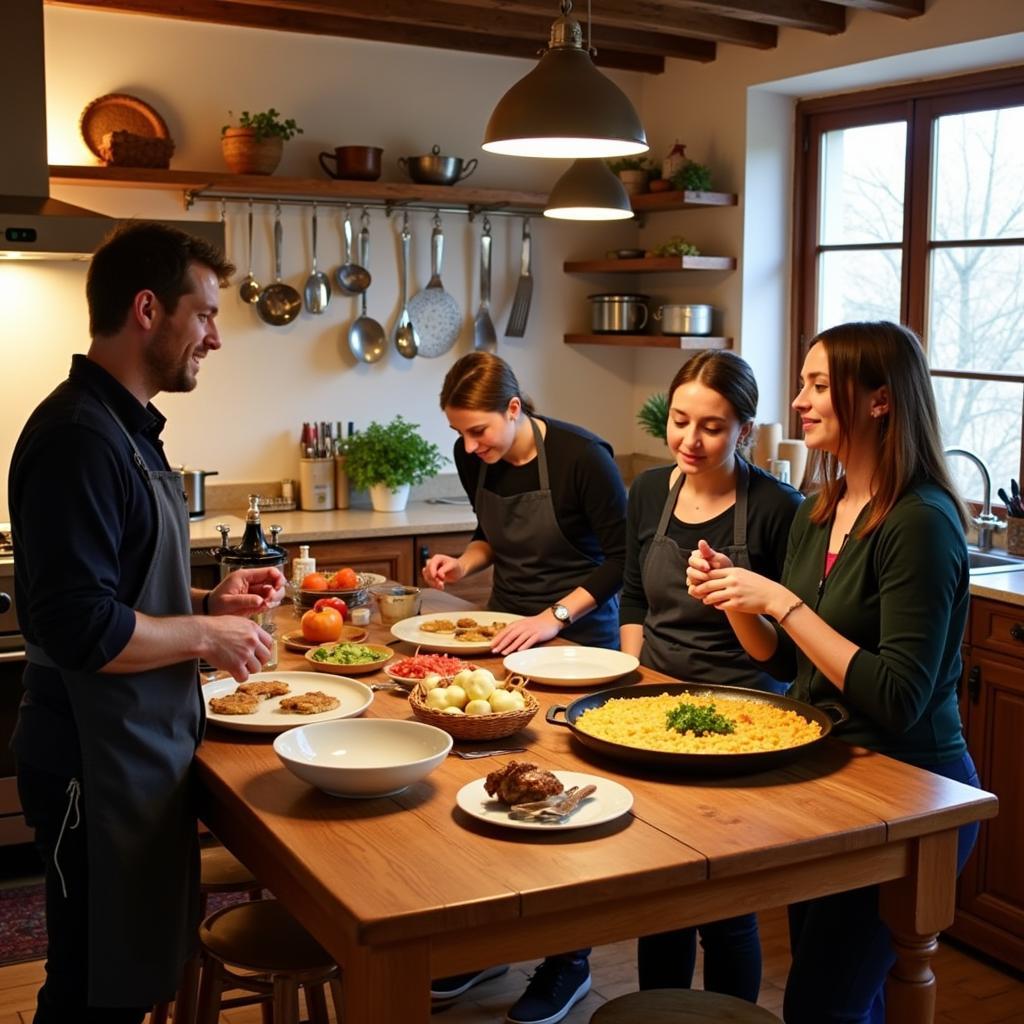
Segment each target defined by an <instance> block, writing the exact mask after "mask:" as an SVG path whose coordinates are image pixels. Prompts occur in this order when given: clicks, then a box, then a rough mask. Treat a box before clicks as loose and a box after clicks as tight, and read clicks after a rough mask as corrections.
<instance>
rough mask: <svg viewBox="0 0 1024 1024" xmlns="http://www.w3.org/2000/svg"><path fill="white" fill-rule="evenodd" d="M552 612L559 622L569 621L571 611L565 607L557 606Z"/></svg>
mask: <svg viewBox="0 0 1024 1024" xmlns="http://www.w3.org/2000/svg"><path fill="white" fill-rule="evenodd" d="M551 610H552V612H554V615H555V618H556V619H558V621H559V622H568V621H569V609H568V608H566V607H565V605H562V604H556V605H555V606H554V607H553V608H552V609H551Z"/></svg>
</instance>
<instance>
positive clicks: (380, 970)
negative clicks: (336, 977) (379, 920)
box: [341, 941, 430, 1024]
mask: <svg viewBox="0 0 1024 1024" xmlns="http://www.w3.org/2000/svg"><path fill="white" fill-rule="evenodd" d="M341 991H342V998H343V1000H344V1004H345V1009H344V1012H343V1014H342V1018H343V1019H344V1020H346V1021H373V1024H427V1022H429V1020H430V950H429V947H428V945H427V943H426V941H423V942H417V943H411V944H409V945H402V946H398V947H392V946H389V947H387V948H385V949H368V948H366V947H358V948H357V949H355V950H352V951H350V953H349V955H348V956H347V957H346V958H345V962H344V967H343V969H342V976H341Z"/></svg>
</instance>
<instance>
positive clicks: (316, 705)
mask: <svg viewBox="0 0 1024 1024" xmlns="http://www.w3.org/2000/svg"><path fill="white" fill-rule="evenodd" d="M279 706H280V708H281V710H282V711H287V712H289V713H291V714H293V715H318V714H320V712H321V711H333V710H334V709H335V708H338V707H341V701H340V700H338V698H337V697H329V696H328V695H327V694H326V693H321V692H320V691H319V690H311V691H310V692H309V693H297V694H296V695H295V696H294V697H285V698H284V700H282V701H281V703H280V705H279Z"/></svg>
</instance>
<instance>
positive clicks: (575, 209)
mask: <svg viewBox="0 0 1024 1024" xmlns="http://www.w3.org/2000/svg"><path fill="white" fill-rule="evenodd" d="M544 216H545V217H555V218H557V219H558V220H628V219H629V218H630V217H632V216H633V208H632V206H630V203H629V196H628V195H627V194H626V190H625V188H624V187H623V185H622V182H621V181H619V179H618V178H616V177H615V175H614V174H612V172H611V171H610V170H609V169H608V165H607V164H606V163H605V162H604V161H603V160H576V161H574V163H573V165H572V166H571V167H570V168H569V170H567V171H566V172H565V174H563V175H562V176H561V177H560V178H559V179H558V181H557V182H555V187H554V188H553V189H552V190H551V195H550V196H549V197H548V205H547V206H546V207H545V208H544Z"/></svg>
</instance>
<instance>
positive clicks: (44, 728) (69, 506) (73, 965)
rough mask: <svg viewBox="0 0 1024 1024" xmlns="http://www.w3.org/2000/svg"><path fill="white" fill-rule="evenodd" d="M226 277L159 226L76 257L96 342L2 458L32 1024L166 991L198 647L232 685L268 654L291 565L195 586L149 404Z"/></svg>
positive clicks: (189, 926) (204, 348) (108, 1010)
mask: <svg viewBox="0 0 1024 1024" xmlns="http://www.w3.org/2000/svg"><path fill="white" fill-rule="evenodd" d="M233 271H234V268H233V267H232V266H231V264H230V263H228V262H227V261H226V260H225V259H224V258H223V256H222V255H221V254H220V253H219V252H217V251H216V250H215V249H213V248H212V247H210V246H209V245H207V243H205V242H203V241H201V240H199V239H196V238H193V237H191V236H189V235H186V234H184V233H182V232H180V231H176V230H174V229H172V228H168V227H166V226H162V225H157V224H146V223H137V224H133V225H131V226H128V227H126V228H122V229H119V230H118V231H116V232H115V233H114V234H113V235H112V236H111V237H110V238H109V239H108V240H107V241H106V242H105V243H104V244H103V245H102V246H101V247H100V249H99V250H97V252H96V254H95V255H94V257H93V261H92V264H91V266H90V269H89V274H88V279H87V284H86V292H87V297H88V303H89V317H90V334H91V338H92V341H91V344H90V348H89V352H88V354H87V355H84V356H83V355H76V356H74V357H73V359H72V365H71V371H70V374H69V376H68V379H67V380H66V381H65V382H64V383H62V384H61V385H60V386H59V387H58V388H56V390H54V391H53V392H52V393H51V394H50V395H49V396H48V397H47V398H46V399H45V400H44V401H43V402H42V403H41V404H40V405H39V406H38V408H37V409H36V410H35V412H34V413H33V414H32V416H31V417H30V419H29V421H28V423H27V424H26V426H25V428H24V430H23V431H22V434H21V437H20V438H19V440H18V443H17V445H16V447H15V451H14V455H13V458H12V462H11V474H10V504H11V525H12V529H13V533H14V536H15V547H16V550H17V554H16V556H15V583H16V594H17V601H18V617H19V621H20V623H21V625H22V628H23V630H24V633H25V638H26V647H27V651H28V661H29V664H28V666H27V668H26V670H25V677H24V678H25V696H24V699H23V701H22V706H21V709H20V711H19V717H18V725H17V727H16V730H15V734H14V738H13V740H12V748H13V750H14V753H15V756H16V758H17V761H18V788H19V793H20V795H21V800H22V805H23V807H24V810H25V817H26V820H27V821H28V823H29V824H30V825H32V826H33V827H34V828H35V830H36V842H37V845H38V847H39V850H40V852H41V854H42V856H43V858H44V862H45V869H46V904H47V933H48V949H47V965H46V972H47V976H46V981H45V983H44V984H43V987H42V989H41V990H40V993H39V1000H38V1008H37V1012H36V1016H35V1021H36V1022H37V1024H68V1022H72V1021H74V1022H76V1024H77V1022H87V1024H93V1022H104V1024H106V1022H110V1024H137V1022H141V1021H142V1019H143V1017H144V1015H145V1013H146V1012H147V1010H148V1008H149V1007H150V1006H151V1005H152V1004H153V1003H154V1002H157V1001H163V1000H167V999H170V998H172V997H173V995H174V992H175V989H176V987H177V982H178V977H179V974H180V971H181V966H182V964H183V963H184V961H185V960H186V959H187V958H188V957H189V956H190V954H191V952H192V948H193V946H194V942H195V929H196V923H197V911H198V846H197V834H196V819H195V812H194V807H193V799H192V792H191V788H192V780H191V766H192V760H193V755H194V753H195V749H196V746H197V745H198V743H199V741H200V738H201V736H202V730H203V724H204V721H205V716H204V709H203V706H202V701H201V697H200V691H199V687H198V677H197V667H198V658H199V657H200V656H201V657H203V658H205V659H206V660H207V661H209V662H210V663H211V664H213V665H214V666H215V667H217V668H219V669H223V670H225V671H227V672H230V673H231V675H232V676H233V677H234V678H236V679H238V680H239V681H242V680H244V679H246V678H247V677H248V676H249V674H250V673H252V672H256V671H259V669H260V667H261V666H262V665H263V664H264V663H265V662H266V660H267V659H268V658H269V655H270V647H271V638H270V637H269V636H268V635H267V634H266V633H265V632H264V630H262V629H261V628H260V627H259V626H257V625H256V623H255V622H253V621H252V620H251V619H250V618H249V616H251V615H253V614H256V613H258V612H261V611H264V610H266V609H267V608H270V607H272V606H273V605H275V604H277V603H279V601H280V599H281V596H282V594H283V586H284V579H283V577H282V576H281V574H280V572H278V570H276V569H267V570H244V571H241V572H239V573H235V574H233V575H232V576H231V577H228V578H227V579H225V580H224V581H223V582H222V583H221V584H220V585H219V586H218V587H217V588H216V589H214V590H212V591H197V590H193V589H192V588H191V586H190V583H189V533H188V516H187V512H186V505H185V499H184V494H183V490H182V483H181V476H180V474H179V473H176V472H173V471H171V469H170V466H169V465H168V462H167V459H166V456H165V455H164V451H163V445H162V443H161V441H160V431H161V429H162V428H163V425H164V422H165V421H164V418H163V416H161V415H160V413H159V412H158V411H157V410H156V409H155V408H154V406H152V405H151V404H150V400H151V399H152V398H153V397H154V396H155V395H156V394H158V393H159V392H161V391H177V392H183V391H191V390H192V389H193V388H194V387H195V384H196V377H197V374H198V371H199V363H200V361H201V360H202V359H203V358H205V356H206V355H207V354H208V353H209V352H212V351H214V350H216V349H218V348H220V338H219V336H218V333H217V328H216V326H215V317H216V314H217V299H218V295H217V293H218V287H219V285H223V284H225V283H226V282H227V280H228V278H229V277H230V275H231V274H232V273H233Z"/></svg>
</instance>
